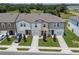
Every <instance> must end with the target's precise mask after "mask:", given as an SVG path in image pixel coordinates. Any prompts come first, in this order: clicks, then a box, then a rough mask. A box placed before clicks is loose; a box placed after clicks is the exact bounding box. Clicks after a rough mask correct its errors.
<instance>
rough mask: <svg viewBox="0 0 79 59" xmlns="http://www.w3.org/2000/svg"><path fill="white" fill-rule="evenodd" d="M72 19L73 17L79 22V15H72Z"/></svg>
mask: <svg viewBox="0 0 79 59" xmlns="http://www.w3.org/2000/svg"><path fill="white" fill-rule="evenodd" d="M70 19H71V20H76V21H78V22H79V16H72V17H70Z"/></svg>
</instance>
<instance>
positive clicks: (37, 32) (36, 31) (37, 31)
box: [32, 30, 40, 36]
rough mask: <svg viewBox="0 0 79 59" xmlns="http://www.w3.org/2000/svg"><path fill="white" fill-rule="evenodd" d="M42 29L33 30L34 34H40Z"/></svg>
mask: <svg viewBox="0 0 79 59" xmlns="http://www.w3.org/2000/svg"><path fill="white" fill-rule="evenodd" d="M39 33H40V31H39V30H32V35H33V36H34V35H39Z"/></svg>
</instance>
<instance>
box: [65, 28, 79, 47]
mask: <svg viewBox="0 0 79 59" xmlns="http://www.w3.org/2000/svg"><path fill="white" fill-rule="evenodd" d="M64 39H65V41H66V43H67V45H68V46H69V47H79V43H74V41H76V42H79V37H77V36H76V35H75V34H74V33H73V32H71V31H70V30H69V29H68V28H67V27H66V28H65V35H64Z"/></svg>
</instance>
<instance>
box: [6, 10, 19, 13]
mask: <svg viewBox="0 0 79 59" xmlns="http://www.w3.org/2000/svg"><path fill="white" fill-rule="evenodd" d="M7 13H11V14H14V13H19V10H15V11H8V12H7Z"/></svg>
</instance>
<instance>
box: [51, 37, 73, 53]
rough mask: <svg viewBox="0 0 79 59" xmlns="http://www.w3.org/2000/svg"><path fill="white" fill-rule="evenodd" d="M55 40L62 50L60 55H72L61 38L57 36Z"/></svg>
mask: <svg viewBox="0 0 79 59" xmlns="http://www.w3.org/2000/svg"><path fill="white" fill-rule="evenodd" d="M52 37H53V36H52ZM57 39H58V42H59V44H60V47H61V49H62V51H61V52H62V53H72V51H70V49H69V48H68V46H67V44H66V42H65V41H64V38H63V37H62V36H57Z"/></svg>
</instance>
